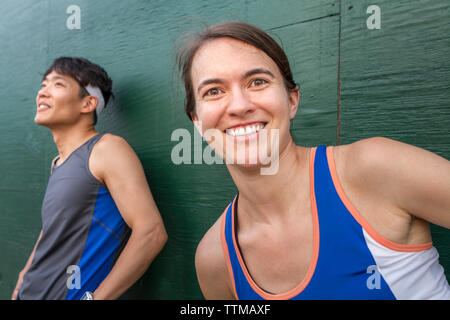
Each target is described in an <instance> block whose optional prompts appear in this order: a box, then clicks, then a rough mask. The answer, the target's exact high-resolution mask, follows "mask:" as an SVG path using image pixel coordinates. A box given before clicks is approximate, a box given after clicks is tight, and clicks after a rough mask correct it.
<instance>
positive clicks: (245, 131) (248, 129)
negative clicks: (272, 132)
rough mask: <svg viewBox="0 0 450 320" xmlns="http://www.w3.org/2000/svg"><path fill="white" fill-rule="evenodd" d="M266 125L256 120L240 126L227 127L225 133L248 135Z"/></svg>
mask: <svg viewBox="0 0 450 320" xmlns="http://www.w3.org/2000/svg"><path fill="white" fill-rule="evenodd" d="M265 126H266V123H264V122H258V123H251V124H248V125H242V126H235V127H232V128H229V129H226V130H225V132H226V134H227V135H230V136H234V137H235V136H248V135H250V134H253V133H256V132H258V131H259V130H261V129H264V127H265Z"/></svg>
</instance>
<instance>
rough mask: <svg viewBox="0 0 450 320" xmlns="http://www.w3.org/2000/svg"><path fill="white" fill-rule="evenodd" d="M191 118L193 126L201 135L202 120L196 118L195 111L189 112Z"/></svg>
mask: <svg viewBox="0 0 450 320" xmlns="http://www.w3.org/2000/svg"><path fill="white" fill-rule="evenodd" d="M191 120H192V122H193V123H194V127H195V128H196V129H197V131H198V133H200V135H203V131H202V122H201V121H200V120H198V117H197V115H196V114H195V113H191Z"/></svg>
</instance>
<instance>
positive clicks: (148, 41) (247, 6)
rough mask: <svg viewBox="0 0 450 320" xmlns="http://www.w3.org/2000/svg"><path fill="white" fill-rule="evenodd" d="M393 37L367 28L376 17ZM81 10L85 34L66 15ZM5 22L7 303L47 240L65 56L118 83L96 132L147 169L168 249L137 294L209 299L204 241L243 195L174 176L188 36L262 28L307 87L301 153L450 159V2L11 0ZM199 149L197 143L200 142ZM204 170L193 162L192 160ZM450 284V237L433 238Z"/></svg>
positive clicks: (3, 238) (2, 236)
mask: <svg viewBox="0 0 450 320" xmlns="http://www.w3.org/2000/svg"><path fill="white" fill-rule="evenodd" d="M373 4H375V5H378V6H379V8H380V9H381V28H380V29H373V30H371V29H368V26H367V23H366V21H367V19H368V18H369V17H370V16H371V14H368V13H366V10H367V8H368V7H369V6H370V5H373ZM70 5H78V6H79V8H80V10H81V12H80V13H81V20H80V21H81V25H80V29H69V28H68V27H67V24H66V22H67V19H68V18H69V17H70V16H71V14H70V13H67V12H66V10H67V8H68V7H69V6H70ZM1 7H2V12H3V13H2V18H1V19H0V53H1V54H0V81H1V85H0V101H1V102H0V137H1V139H0V150H1V153H0V299H8V298H9V297H10V295H11V293H12V290H13V288H14V285H15V282H16V280H17V274H18V272H19V271H20V270H21V268H22V267H23V266H24V264H25V262H26V259H27V257H28V255H29V254H30V252H31V250H32V247H33V245H34V243H35V241H36V238H37V236H38V233H39V230H40V227H41V221H40V208H41V202H42V198H43V196H44V192H45V187H46V183H47V180H48V175H49V165H50V161H51V159H52V158H53V157H54V155H55V154H56V148H55V147H54V144H53V141H52V137H51V134H50V132H49V131H48V130H47V129H45V128H42V127H38V126H36V125H35V124H34V122H33V118H34V114H35V102H34V99H35V95H36V93H37V91H38V88H39V85H40V81H41V78H42V74H43V72H44V71H45V70H46V68H47V67H48V66H49V65H50V63H51V62H52V60H53V59H54V58H56V57H59V56H63V55H66V56H84V57H86V58H88V59H90V60H92V61H94V62H96V63H99V64H100V65H102V66H103V67H104V68H105V69H106V70H107V71H108V73H109V74H110V76H111V77H112V79H113V80H114V88H113V89H114V92H115V95H116V99H115V100H114V101H113V103H111V104H110V105H109V106H108V108H107V109H106V110H105V111H104V113H103V114H102V117H101V119H100V120H99V123H98V129H99V130H100V131H104V132H111V133H114V134H118V135H121V136H123V137H124V138H125V139H127V141H128V142H129V143H130V144H131V146H132V147H133V148H134V150H135V151H136V153H137V154H138V156H139V157H140V159H141V161H142V163H143V165H144V169H145V172H146V175H147V178H148V180H149V184H150V187H151V189H152V192H153V195H154V197H155V200H156V202H157V205H158V207H159V209H160V211H161V214H162V216H163V219H164V221H165V225H166V228H167V231H168V233H169V241H168V243H167V245H166V247H165V248H164V250H163V251H162V252H161V254H160V255H159V256H158V257H157V259H156V260H155V261H154V263H153V264H152V266H151V267H150V269H149V270H148V271H147V272H146V274H145V275H144V276H143V277H142V278H141V279H140V280H139V281H138V282H137V283H136V284H135V285H134V286H133V287H132V289H130V290H129V292H127V293H126V294H125V296H124V297H125V298H136V299H201V298H202V295H201V292H200V290H199V287H198V285H197V280H196V275H195V270H194V253H195V248H196V246H197V243H198V241H199V240H200V239H201V237H202V235H203V234H204V233H205V232H206V230H207V229H208V228H209V227H210V226H211V224H212V223H213V222H214V221H215V220H216V219H217V218H218V216H219V215H220V214H221V213H222V211H223V210H224V208H225V207H226V205H227V204H228V202H229V201H230V200H231V199H232V197H233V196H234V194H235V192H236V188H235V186H234V185H233V183H232V181H231V178H230V177H229V175H228V173H227V170H226V168H225V166H224V165H212V166H211V165H206V164H192V165H175V164H174V163H173V162H172V160H171V152H172V149H173V148H174V146H175V145H176V144H178V141H171V134H172V132H173V131H174V130H176V129H178V128H186V129H188V131H189V132H190V135H191V137H192V144H193V148H194V147H197V148H202V150H203V149H204V148H205V147H206V145H205V143H204V142H203V143H202V142H199V139H198V136H196V132H194V130H193V127H192V125H191V123H190V122H189V120H188V119H187V117H186V116H185V115H184V112H183V98H184V92H183V90H182V85H181V83H180V81H179V80H178V73H177V71H176V68H175V67H174V61H175V48H176V47H177V45H178V44H179V41H180V36H181V35H182V34H185V33H186V31H189V30H198V29H199V28H201V27H202V26H203V24H215V23H218V22H223V21H231V20H241V21H246V22H250V23H254V24H256V25H258V26H260V27H262V28H263V29H265V30H267V31H268V32H269V33H270V34H272V35H273V36H275V38H276V39H278V40H279V41H280V43H281V44H282V45H283V47H284V48H285V50H286V52H287V54H288V56H289V58H290V61H291V65H292V68H293V71H294V76H295V79H296V81H297V82H298V83H299V84H300V87H301V102H300V111H299V112H298V114H297V116H296V119H295V120H294V121H293V129H292V132H293V135H294V138H295V140H296V142H297V143H299V144H302V145H306V146H313V145H318V144H327V145H336V144H339V143H350V142H353V141H356V140H359V139H361V138H366V137H370V136H380V135H381V136H386V137H391V138H394V139H397V140H401V141H404V142H407V143H411V144H414V145H417V146H420V147H423V148H425V149H428V150H430V151H433V152H436V153H438V154H440V155H442V156H444V157H446V158H447V159H450V129H449V128H450V103H449V101H450V90H449V87H450V63H449V60H450V59H449V57H450V32H449V31H450V30H449V29H450V28H449V21H450V19H449V18H450V13H449V12H450V3H449V2H448V1H444V0H443V1H431V0H430V1H406V0H403V1H387V0H383V1H364V0H353V1H349V0H341V1H338V0H320V1H318V0H307V1H300V0H285V1H271V0H263V1H262V0H259V1H256V0H246V1H240V0H230V1H202V0H193V1H192V0H191V1H178V0H177V1H175V0H164V1H163V0H151V1H144V0H136V1H118V0H112V1H100V0H89V1H88V0H40V1H36V0H22V1H13V0H5V1H2V3H1ZM195 138H197V139H195ZM192 159H194V158H192ZM432 232H433V238H434V243H435V246H436V247H437V248H438V250H439V253H440V255H441V263H442V264H443V265H444V267H445V268H446V272H447V277H449V275H450V255H449V252H450V250H449V248H450V233H449V231H448V230H446V229H443V228H439V227H433V229H432Z"/></svg>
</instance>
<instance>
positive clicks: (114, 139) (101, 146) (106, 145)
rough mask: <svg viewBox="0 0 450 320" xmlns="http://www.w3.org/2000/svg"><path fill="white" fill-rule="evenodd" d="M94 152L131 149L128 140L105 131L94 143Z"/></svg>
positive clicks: (114, 151)
mask: <svg viewBox="0 0 450 320" xmlns="http://www.w3.org/2000/svg"><path fill="white" fill-rule="evenodd" d="M93 150H95V152H96V153H102V154H103V153H104V154H112V153H116V152H117V151H119V152H127V151H128V152H129V151H132V148H131V146H130V145H129V144H128V142H127V141H126V140H125V139H124V138H122V137H120V136H117V135H114V134H110V133H106V134H104V135H103V136H102V137H101V138H100V140H99V141H98V142H97V143H96V144H95V146H94V149H93Z"/></svg>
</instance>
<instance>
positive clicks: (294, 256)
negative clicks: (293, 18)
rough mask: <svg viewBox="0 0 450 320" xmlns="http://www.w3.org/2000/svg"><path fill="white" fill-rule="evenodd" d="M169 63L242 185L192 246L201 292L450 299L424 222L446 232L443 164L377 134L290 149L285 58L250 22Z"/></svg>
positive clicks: (449, 198) (292, 105)
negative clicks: (345, 142) (176, 67)
mask: <svg viewBox="0 0 450 320" xmlns="http://www.w3.org/2000/svg"><path fill="white" fill-rule="evenodd" d="M178 62H179V66H180V70H181V72H182V78H183V80H184V83H185V88H186V104H185V107H186V113H187V115H188V116H189V117H190V119H191V120H192V121H193V122H194V124H195V125H196V127H197V129H198V130H199V131H200V132H201V133H202V134H203V136H204V137H205V139H206V140H207V141H208V142H209V143H210V145H211V147H212V148H213V149H214V150H215V152H216V153H218V154H220V155H221V156H222V157H223V159H226V163H227V168H228V170H229V172H230V174H231V176H232V178H233V181H234V183H235V184H236V186H237V188H238V190H239V193H238V195H237V196H236V197H235V199H234V200H233V201H232V202H231V203H230V205H229V206H228V208H227V209H226V210H225V212H224V214H223V215H222V216H221V217H220V218H219V219H218V220H217V222H216V223H215V224H214V225H213V226H212V227H211V228H210V230H209V231H208V232H207V233H206V234H205V236H204V237H203V239H202V240H201V242H200V244H199V245H198V248H197V252H196V259H195V265H196V270H197V276H198V280H199V284H200V287H201V290H202V292H203V294H204V296H205V297H206V298H207V299H449V298H450V289H449V285H448V282H447V280H446V278H445V275H444V270H443V268H442V266H441V265H440V264H439V262H438V253H437V251H436V249H435V248H434V247H433V246H432V243H431V236H430V230H429V226H428V221H429V222H432V223H435V224H438V225H441V226H444V227H446V228H450V162H449V161H447V160H446V159H443V158H441V157H439V156H437V155H435V154H433V153H430V152H428V151H425V150H422V149H419V148H416V147H413V146H410V145H407V144H404V143H400V142H396V141H392V140H389V139H385V138H371V139H366V140H362V141H358V142H355V143H352V144H349V145H342V146H336V147H327V148H325V147H324V146H320V147H317V148H305V147H302V146H297V145H295V143H294V141H293V139H292V136H291V134H290V131H289V129H290V120H292V119H293V118H294V116H295V114H296V112H297V106H298V102H299V90H298V87H297V85H296V84H295V82H294V80H293V77H292V73H291V70H290V67H289V62H288V59H287V57H286V55H285V53H284V52H283V50H282V49H281V48H280V47H279V46H278V44H277V43H276V42H275V41H274V40H273V39H272V38H271V37H270V36H268V35H267V34H266V33H265V32H264V31H262V30H260V29H258V28H256V27H254V26H252V25H248V24H245V23H237V22H231V23H224V24H219V25H216V26H213V27H211V28H208V29H206V30H205V31H204V32H203V33H202V34H200V35H199V36H198V37H197V38H195V39H194V40H192V41H191V42H189V43H188V44H187V45H186V46H185V47H184V48H183V49H182V51H180V53H179V55H178ZM211 132H213V134H211ZM212 136H213V137H214V139H212V138H211V137H212ZM264 137H265V138H264ZM274 137H275V139H274ZM274 141H275V142H276V143H272V142H274ZM255 154H257V155H256V156H255ZM268 158H270V160H271V162H272V163H269V164H268V163H267V159H268ZM273 162H276V166H273ZM271 165H272V167H275V168H276V170H275V171H274V172H272V173H270V174H262V169H265V168H267V167H269V166H271Z"/></svg>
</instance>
